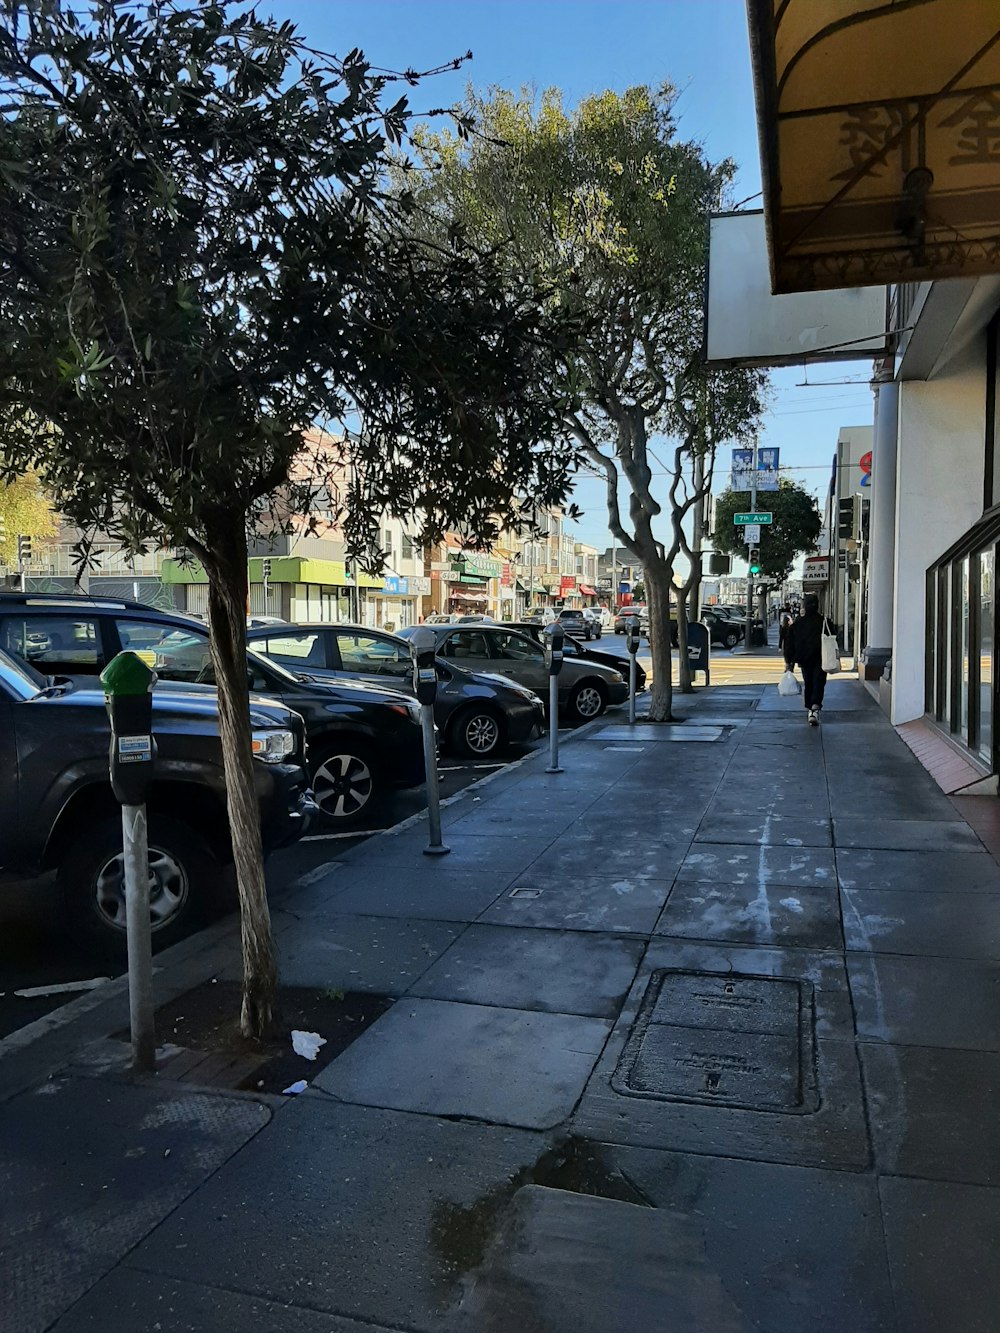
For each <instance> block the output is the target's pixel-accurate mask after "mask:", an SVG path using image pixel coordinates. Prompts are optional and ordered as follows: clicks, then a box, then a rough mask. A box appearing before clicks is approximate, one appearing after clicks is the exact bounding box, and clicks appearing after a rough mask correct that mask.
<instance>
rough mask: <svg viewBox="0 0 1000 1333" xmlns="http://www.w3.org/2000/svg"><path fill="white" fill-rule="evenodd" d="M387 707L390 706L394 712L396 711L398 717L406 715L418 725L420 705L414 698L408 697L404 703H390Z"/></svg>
mask: <svg viewBox="0 0 1000 1333" xmlns="http://www.w3.org/2000/svg"><path fill="white" fill-rule="evenodd" d="M387 707H389V708H391V709H392V711H393V712H394V713H398V714H399V715H400V717H408V718H409V719H410V721H411V722H416V724H417V726H419V725H420V705H419V704H418V703H417V701H416V699H410V700H408V701H407V702H406V703H403V702H402V701H401V702H400V703H398V704H397V703H391V704H388V705H387Z"/></svg>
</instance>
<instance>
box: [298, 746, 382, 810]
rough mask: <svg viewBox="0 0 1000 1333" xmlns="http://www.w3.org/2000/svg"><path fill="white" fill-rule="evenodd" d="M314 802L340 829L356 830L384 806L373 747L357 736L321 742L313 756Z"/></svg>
mask: <svg viewBox="0 0 1000 1333" xmlns="http://www.w3.org/2000/svg"><path fill="white" fill-rule="evenodd" d="M309 777H310V780H311V782H312V789H313V799H314V800H315V802H316V804H317V806H318V807H319V809H320V811H321V813H322V814H323V815H324V817H325V818H326V819H327V820H329V822H330V823H331V824H335V825H336V827H337V828H338V829H345V828H354V826H355V825H356V824H360V823H361V822H362V821H363V820H365V819H368V818H369V817H370V816H371V815H372V814H373V813H374V812H375V811H376V810H377V809H378V808H379V805H380V804H381V800H382V782H381V779H380V777H379V772H378V767H377V765H376V763H375V760H374V757H373V755H372V752H371V747H370V746H368V745H366V744H365V743H364V741H359V740H356V739H355V738H354V737H353V736H345V737H343V738H341V739H338V738H337V737H334V738H332V739H328V740H324V741H320V742H318V743H317V744H316V746H315V747H314V748H313V749H312V750H311V751H310V754H309Z"/></svg>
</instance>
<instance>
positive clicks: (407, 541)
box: [402, 532, 420, 560]
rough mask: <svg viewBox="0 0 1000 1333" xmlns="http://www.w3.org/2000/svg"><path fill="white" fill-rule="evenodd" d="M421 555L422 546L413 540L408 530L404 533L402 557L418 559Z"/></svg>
mask: <svg viewBox="0 0 1000 1333" xmlns="http://www.w3.org/2000/svg"><path fill="white" fill-rule="evenodd" d="M419 557H420V547H419V546H418V545H417V543H416V542H415V541H414V540H413V538H412V537H411V536H410V534H409V533H408V532H404V533H403V549H402V558H403V559H404V560H416V559H419Z"/></svg>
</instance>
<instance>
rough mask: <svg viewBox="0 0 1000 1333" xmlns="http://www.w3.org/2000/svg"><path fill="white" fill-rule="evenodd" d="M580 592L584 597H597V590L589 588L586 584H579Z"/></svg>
mask: <svg viewBox="0 0 1000 1333" xmlns="http://www.w3.org/2000/svg"><path fill="white" fill-rule="evenodd" d="M580 592H582V593H583V595H584V597H596V596H597V589H596V588H591V587H590V585H589V584H586V583H581V584H580Z"/></svg>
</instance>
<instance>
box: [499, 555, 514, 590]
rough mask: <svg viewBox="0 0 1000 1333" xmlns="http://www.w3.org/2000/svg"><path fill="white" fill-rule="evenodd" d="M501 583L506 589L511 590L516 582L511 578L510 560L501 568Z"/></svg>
mask: <svg viewBox="0 0 1000 1333" xmlns="http://www.w3.org/2000/svg"><path fill="white" fill-rule="evenodd" d="M500 582H501V584H502V585H503V586H504V587H505V588H509V587H510V585H511V584H512V583H513V582H514V580H513V578H512V577H511V572H510V561H509V560H505V561H504V563H503V565H502V566H501V567H500Z"/></svg>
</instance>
